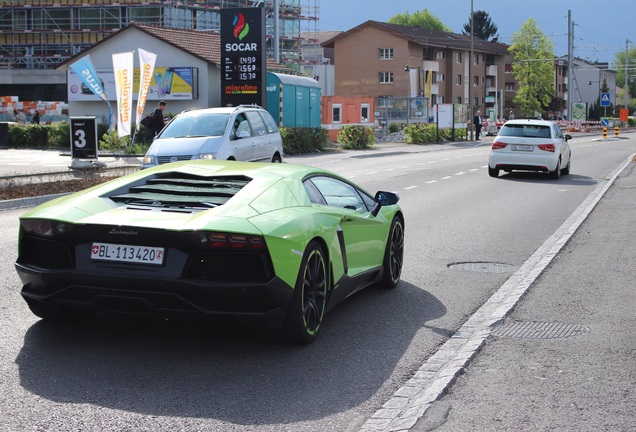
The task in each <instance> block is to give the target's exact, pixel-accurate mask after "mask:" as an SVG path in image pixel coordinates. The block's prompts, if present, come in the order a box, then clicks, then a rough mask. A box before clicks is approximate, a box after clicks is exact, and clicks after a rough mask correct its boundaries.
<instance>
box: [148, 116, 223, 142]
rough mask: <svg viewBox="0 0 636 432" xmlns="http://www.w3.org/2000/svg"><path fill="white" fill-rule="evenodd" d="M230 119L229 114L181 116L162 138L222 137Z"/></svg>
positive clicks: (172, 123) (162, 133)
mask: <svg viewBox="0 0 636 432" xmlns="http://www.w3.org/2000/svg"><path fill="white" fill-rule="evenodd" d="M229 118H230V114H229V113H183V114H179V115H178V116H177V117H175V118H174V119H173V120H172V122H170V124H169V125H168V126H166V127H165V129H164V130H163V131H161V135H160V138H183V137H197V136H199V137H209V136H221V135H223V134H224V133H225V129H226V128H227V122H228V120H229Z"/></svg>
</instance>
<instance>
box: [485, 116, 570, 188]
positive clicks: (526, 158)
mask: <svg viewBox="0 0 636 432" xmlns="http://www.w3.org/2000/svg"><path fill="white" fill-rule="evenodd" d="M570 139H572V137H571V136H570V135H563V133H562V132H561V129H560V128H559V126H558V125H557V124H556V123H554V122H551V121H547V120H531V119H527V120H523V119H521V120H509V121H507V122H506V123H504V125H503V126H502V128H501V130H500V131H499V134H497V137H495V141H494V142H493V143H492V147H491V150H490V155H489V157H488V174H489V175H490V176H491V177H497V176H499V171H500V170H503V171H505V172H511V171H516V170H522V171H539V172H547V173H549V174H550V178H553V179H558V178H559V176H560V175H561V174H569V173H570V165H571V160H572V150H571V149H570V145H569V144H568V140H570Z"/></svg>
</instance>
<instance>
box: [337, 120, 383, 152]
mask: <svg viewBox="0 0 636 432" xmlns="http://www.w3.org/2000/svg"><path fill="white" fill-rule="evenodd" d="M338 142H339V143H340V144H342V147H343V148H345V149H348V150H358V149H367V148H371V146H372V145H373V144H374V143H375V133H373V128H372V127H370V126H357V125H356V126H345V127H343V128H342V130H341V131H340V132H339V133H338Z"/></svg>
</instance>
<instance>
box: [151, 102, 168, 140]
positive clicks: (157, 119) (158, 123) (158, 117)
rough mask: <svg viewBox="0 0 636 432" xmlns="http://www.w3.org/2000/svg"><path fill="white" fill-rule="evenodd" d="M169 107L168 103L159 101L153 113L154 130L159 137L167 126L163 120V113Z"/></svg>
mask: <svg viewBox="0 0 636 432" xmlns="http://www.w3.org/2000/svg"><path fill="white" fill-rule="evenodd" d="M167 105H168V103H167V102H166V101H163V100H162V101H159V104H158V105H157V108H156V109H155V112H153V113H152V130H153V131H154V133H155V135H159V132H161V130H162V129H163V127H164V126H165V124H166V123H165V120H164V118H163V111H164V110H165V109H166V106H167Z"/></svg>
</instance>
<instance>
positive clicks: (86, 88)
mask: <svg viewBox="0 0 636 432" xmlns="http://www.w3.org/2000/svg"><path fill="white" fill-rule="evenodd" d="M70 68H71V71H73V72H74V73H75V74H76V76H77V77H78V78H79V80H81V84H80V85H79V86H77V85H76V87H77V89H78V90H80V91H81V92H82V94H84V95H88V96H90V95H91V93H92V94H94V95H96V96H97V97H98V98H100V99H102V100H103V101H104V102H108V98H107V97H106V94H105V93H104V82H103V81H102V80H100V79H99V76H98V74H97V71H96V70H95V67H94V66H93V62H92V60H91V56H90V55H86V56H84V57H82V58H81V59H79V60H78V61H76V62H75V63H73V64H72V65H71V66H70ZM88 100H90V99H88Z"/></svg>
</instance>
